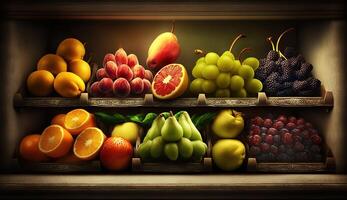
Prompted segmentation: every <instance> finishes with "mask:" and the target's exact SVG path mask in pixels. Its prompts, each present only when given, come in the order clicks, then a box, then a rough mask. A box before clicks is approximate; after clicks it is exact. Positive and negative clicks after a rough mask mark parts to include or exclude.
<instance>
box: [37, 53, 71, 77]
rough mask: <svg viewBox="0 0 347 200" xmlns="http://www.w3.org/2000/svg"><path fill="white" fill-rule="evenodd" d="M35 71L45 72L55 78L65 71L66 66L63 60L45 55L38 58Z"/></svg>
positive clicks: (53, 55) (51, 55)
mask: <svg viewBox="0 0 347 200" xmlns="http://www.w3.org/2000/svg"><path fill="white" fill-rule="evenodd" d="M37 70H47V71H50V72H51V73H52V74H53V75H54V76H56V75H57V74H59V73H60V72H66V71H67V64H66V62H65V60H64V59H63V58H62V57H60V56H58V55H55V54H46V55H44V56H43V57H42V58H40V60H39V62H38V63H37Z"/></svg>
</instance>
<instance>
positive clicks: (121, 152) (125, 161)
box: [100, 136, 133, 170]
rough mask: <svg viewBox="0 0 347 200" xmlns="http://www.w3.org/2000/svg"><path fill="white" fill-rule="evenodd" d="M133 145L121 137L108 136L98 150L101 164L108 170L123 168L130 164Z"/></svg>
mask: <svg viewBox="0 0 347 200" xmlns="http://www.w3.org/2000/svg"><path fill="white" fill-rule="evenodd" d="M132 156H133V146H132V145H131V143H130V142H129V141H128V140H126V139H123V138H121V137H117V136H116V137H110V138H108V139H107V140H106V141H105V143H104V145H103V146H102V148H101V151H100V161H101V164H102V166H104V167H105V168H106V169H109V170H123V169H126V168H127V167H129V166H130V163H131V158H132Z"/></svg>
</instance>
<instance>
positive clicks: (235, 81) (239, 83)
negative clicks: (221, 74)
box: [230, 75, 245, 91]
mask: <svg viewBox="0 0 347 200" xmlns="http://www.w3.org/2000/svg"><path fill="white" fill-rule="evenodd" d="M244 85H245V81H244V80H243V78H242V77H241V76H239V75H234V76H232V77H231V79H230V89H231V90H232V91H239V90H241V88H243V86H244Z"/></svg>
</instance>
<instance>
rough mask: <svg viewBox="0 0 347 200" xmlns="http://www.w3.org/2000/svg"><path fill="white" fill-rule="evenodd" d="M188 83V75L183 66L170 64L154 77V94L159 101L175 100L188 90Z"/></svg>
mask: <svg viewBox="0 0 347 200" xmlns="http://www.w3.org/2000/svg"><path fill="white" fill-rule="evenodd" d="M188 82H189V80H188V73H187V70H186V69H185V67H184V66H183V65H181V64H169V65H166V66H165V67H163V68H162V69H161V70H159V71H158V73H157V74H156V75H155V76H154V78H153V82H152V92H153V95H154V96H155V97H156V98H158V99H174V98H176V97H179V96H181V95H182V94H183V93H184V92H185V91H186V90H187V88H188ZM177 84H178V85H177Z"/></svg>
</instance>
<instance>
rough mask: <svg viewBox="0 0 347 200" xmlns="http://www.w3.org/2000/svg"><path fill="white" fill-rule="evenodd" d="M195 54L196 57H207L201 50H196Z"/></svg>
mask: <svg viewBox="0 0 347 200" xmlns="http://www.w3.org/2000/svg"><path fill="white" fill-rule="evenodd" d="M194 53H195V54H196V55H202V56H205V55H206V53H205V52H204V51H203V50H201V49H195V50H194Z"/></svg>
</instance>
